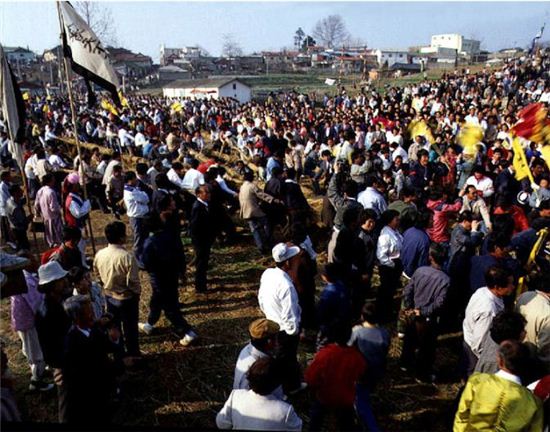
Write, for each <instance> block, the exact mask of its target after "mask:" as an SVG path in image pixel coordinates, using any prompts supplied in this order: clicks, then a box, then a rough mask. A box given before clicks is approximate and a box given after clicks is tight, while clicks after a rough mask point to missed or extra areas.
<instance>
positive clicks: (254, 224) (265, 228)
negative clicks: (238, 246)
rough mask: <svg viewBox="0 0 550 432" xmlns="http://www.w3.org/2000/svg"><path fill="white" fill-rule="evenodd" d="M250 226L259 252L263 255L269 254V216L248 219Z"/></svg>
mask: <svg viewBox="0 0 550 432" xmlns="http://www.w3.org/2000/svg"><path fill="white" fill-rule="evenodd" d="M248 226H249V227H250V231H252V235H253V236H254V242H256V247H257V248H258V250H259V251H260V252H262V253H263V252H268V251H269V248H270V247H271V227H270V226H269V221H268V219H267V216H263V217H259V218H252V219H248Z"/></svg>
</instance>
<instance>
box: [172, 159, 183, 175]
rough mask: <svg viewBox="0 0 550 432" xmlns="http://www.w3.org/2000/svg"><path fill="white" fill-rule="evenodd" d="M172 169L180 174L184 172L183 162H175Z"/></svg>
mask: <svg viewBox="0 0 550 432" xmlns="http://www.w3.org/2000/svg"><path fill="white" fill-rule="evenodd" d="M172 169H173V170H174V171H175V172H176V173H178V174H179V175H181V174H182V173H183V165H182V164H181V162H173V163H172Z"/></svg>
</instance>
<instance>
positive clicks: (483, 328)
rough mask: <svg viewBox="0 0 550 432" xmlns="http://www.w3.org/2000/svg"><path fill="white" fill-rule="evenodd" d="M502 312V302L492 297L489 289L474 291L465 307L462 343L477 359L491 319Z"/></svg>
mask: <svg viewBox="0 0 550 432" xmlns="http://www.w3.org/2000/svg"><path fill="white" fill-rule="evenodd" d="M503 310H504V302H503V301H502V299H501V298H499V297H497V296H496V295H494V294H493V293H492V292H491V291H490V290H489V288H487V287H483V288H479V289H478V290H476V292H475V293H474V294H473V295H472V297H471V298H470V301H469V302H468V306H466V314H465V317H464V322H463V323H462V330H463V332H464V341H465V342H466V343H467V344H468V346H469V347H470V348H471V349H472V351H473V352H474V354H475V355H476V356H478V357H479V355H480V354H481V350H480V349H481V342H482V340H483V338H484V337H485V335H486V334H487V332H488V331H489V329H490V327H491V323H492V322H493V318H494V317H495V315H497V314H498V313H499V312H501V311H503Z"/></svg>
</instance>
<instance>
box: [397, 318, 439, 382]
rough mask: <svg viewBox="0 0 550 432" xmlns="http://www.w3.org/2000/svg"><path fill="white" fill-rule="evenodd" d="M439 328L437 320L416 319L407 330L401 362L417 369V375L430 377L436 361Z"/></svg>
mask: <svg viewBox="0 0 550 432" xmlns="http://www.w3.org/2000/svg"><path fill="white" fill-rule="evenodd" d="M437 334H438V327H437V322H436V321H435V319H432V320H429V321H428V320H427V319H426V318H425V317H416V318H415V319H414V320H413V321H412V322H411V323H410V324H409V325H408V326H407V328H406V330H405V339H404V340H403V351H402V353H401V362H402V363H403V364H404V365H405V366H408V367H411V366H414V367H416V373H417V374H418V375H419V376H421V377H428V376H429V375H430V374H431V373H432V368H433V364H434V361H435V349H436V343H437Z"/></svg>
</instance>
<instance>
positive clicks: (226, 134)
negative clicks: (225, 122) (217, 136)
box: [224, 131, 233, 138]
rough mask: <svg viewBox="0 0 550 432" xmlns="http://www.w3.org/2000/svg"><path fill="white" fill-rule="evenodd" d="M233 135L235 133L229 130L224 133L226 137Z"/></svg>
mask: <svg viewBox="0 0 550 432" xmlns="http://www.w3.org/2000/svg"><path fill="white" fill-rule="evenodd" d="M232 135H233V134H232V133H231V131H227V132H226V133H225V134H224V136H225V137H226V138H229V137H230V136H232Z"/></svg>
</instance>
